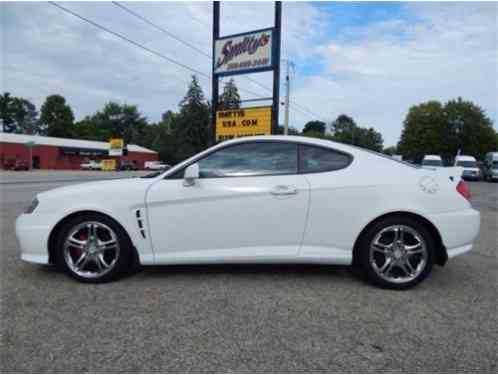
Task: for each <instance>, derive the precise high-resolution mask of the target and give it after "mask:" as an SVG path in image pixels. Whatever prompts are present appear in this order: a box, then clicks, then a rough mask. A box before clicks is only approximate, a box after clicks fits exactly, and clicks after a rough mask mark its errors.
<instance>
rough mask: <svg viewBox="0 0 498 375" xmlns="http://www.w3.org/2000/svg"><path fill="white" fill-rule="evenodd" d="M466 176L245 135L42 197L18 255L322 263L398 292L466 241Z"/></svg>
mask: <svg viewBox="0 0 498 375" xmlns="http://www.w3.org/2000/svg"><path fill="white" fill-rule="evenodd" d="M460 176H461V168H445V169H440V170H427V169H423V168H419V167H415V166H413V165H410V164H406V163H403V162H400V161H397V160H394V159H391V158H389V157H386V156H383V155H380V154H376V153H373V152H370V151H367V150H364V149H361V148H356V147H352V146H348V145H344V144H340V143H334V142H330V141H324V140H318V139H312V138H305V137H290V136H289V137H284V136H262V137H250V138H241V139H236V140H233V141H227V142H223V143H221V144H218V145H216V146H214V147H211V148H210V149H208V150H206V151H204V152H201V153H199V154H198V155H195V156H193V157H192V158H190V159H188V160H186V161H184V162H182V163H180V164H178V165H176V166H174V167H172V168H171V169H170V170H168V171H166V172H159V173H156V174H155V175H151V176H148V178H143V177H142V178H131V179H120V180H113V181H101V182H92V183H85V184H80V185H73V186H68V187H63V188H58V189H55V190H51V191H47V192H43V193H41V194H38V195H37V196H36V198H35V199H34V200H33V202H32V203H31V204H30V206H29V207H28V208H27V209H26V212H25V213H23V214H22V215H21V216H20V217H19V218H18V219H17V223H16V233H17V237H18V239H19V243H20V247H21V251H22V253H21V257H22V259H23V260H25V261H28V262H34V263H42V264H56V265H57V266H58V267H59V268H60V269H62V270H64V271H65V272H67V273H68V274H69V275H71V276H73V277H74V278H76V279H77V280H80V281H84V282H104V281H109V280H112V279H115V278H116V277H118V276H119V275H121V274H123V272H125V271H126V270H127V269H128V268H129V267H131V266H132V265H133V263H134V262H138V263H139V264H142V265H153V264H156V265H157V264H199V263H205V264H212V263H321V264H342V265H350V264H353V265H354V266H356V267H358V268H359V269H360V270H362V273H363V275H365V277H366V278H367V279H368V280H370V281H371V282H373V283H374V284H376V285H379V286H381V287H386V288H394V289H404V288H409V287H412V286H414V285H416V284H417V283H419V282H420V281H422V280H423V279H425V278H426V277H427V276H428V274H429V273H430V272H431V269H432V267H433V265H434V264H439V265H443V264H445V262H446V261H447V259H448V258H452V257H454V256H456V255H459V254H462V253H465V252H467V251H469V250H471V249H472V243H473V241H474V240H475V239H476V237H477V235H478V232H479V223H480V217H479V212H477V211H476V210H474V209H472V207H471V204H470V203H469V200H468V198H469V196H470V194H469V191H468V188H467V185H466V184H465V182H463V181H462V180H461V179H460Z"/></svg>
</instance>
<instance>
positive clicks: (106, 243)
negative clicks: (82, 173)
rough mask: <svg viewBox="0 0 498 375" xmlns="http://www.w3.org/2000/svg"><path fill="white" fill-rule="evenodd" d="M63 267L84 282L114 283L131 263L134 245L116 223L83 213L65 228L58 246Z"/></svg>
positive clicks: (61, 231)
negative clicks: (132, 246)
mask: <svg viewBox="0 0 498 375" xmlns="http://www.w3.org/2000/svg"><path fill="white" fill-rule="evenodd" d="M56 249H57V258H56V262H57V265H58V266H59V268H61V269H62V270H64V271H65V272H66V273H68V274H69V275H70V276H72V277H74V278H75V279H77V280H79V281H83V282H91V283H100V282H106V281H111V280H113V279H115V278H117V277H118V276H119V275H120V274H122V273H123V272H124V271H125V270H126V269H127V268H128V265H129V264H130V262H129V259H130V254H131V242H130V240H129V238H128V236H127V235H126V233H125V232H124V230H123V229H122V228H121V226H120V225H118V224H117V223H116V222H115V221H114V220H112V219H110V218H108V217H106V216H103V215H99V214H83V215H80V216H77V217H75V218H73V219H71V220H69V221H68V222H67V223H65V224H64V225H63V227H62V228H61V230H60V232H59V235H58V237H57V243H56Z"/></svg>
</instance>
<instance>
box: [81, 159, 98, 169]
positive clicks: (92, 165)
mask: <svg viewBox="0 0 498 375" xmlns="http://www.w3.org/2000/svg"><path fill="white" fill-rule="evenodd" d="M80 168H81V169H82V170H87V171H100V170H101V169H102V164H100V163H99V162H98V161H95V160H89V161H87V162H85V163H82V164H80Z"/></svg>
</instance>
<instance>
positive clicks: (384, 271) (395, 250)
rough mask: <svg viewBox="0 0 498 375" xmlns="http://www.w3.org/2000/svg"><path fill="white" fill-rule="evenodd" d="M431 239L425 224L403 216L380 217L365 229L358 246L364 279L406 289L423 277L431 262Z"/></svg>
mask: <svg viewBox="0 0 498 375" xmlns="http://www.w3.org/2000/svg"><path fill="white" fill-rule="evenodd" d="M435 249H436V247H435V241H434V238H433V237H432V235H431V232H430V231H429V230H428V229H427V228H426V226H425V225H424V224H422V223H420V222H419V221H417V220H414V219H412V218H410V217H404V216H392V217H387V218H385V219H382V220H380V221H378V222H376V223H374V224H373V225H372V226H371V227H369V228H367V230H366V232H365V233H364V234H363V235H362V238H361V239H360V241H359V247H358V251H359V254H358V260H359V265H360V266H361V268H362V270H363V272H364V275H365V276H366V278H367V279H368V280H369V281H370V282H372V283H374V284H375V285H378V286H381V287H384V288H390V289H408V288H411V287H413V286H415V285H417V284H418V283H420V282H421V281H422V280H424V279H425V278H426V277H427V276H428V275H429V273H430V272H431V270H432V266H433V264H434V254H435Z"/></svg>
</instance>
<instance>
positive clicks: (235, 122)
mask: <svg viewBox="0 0 498 375" xmlns="http://www.w3.org/2000/svg"><path fill="white" fill-rule="evenodd" d="M269 134H271V107H254V108H244V109H231V110H227V111H217V112H216V140H217V141H224V140H227V139H232V138H238V137H247V136H251V135H269Z"/></svg>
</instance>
